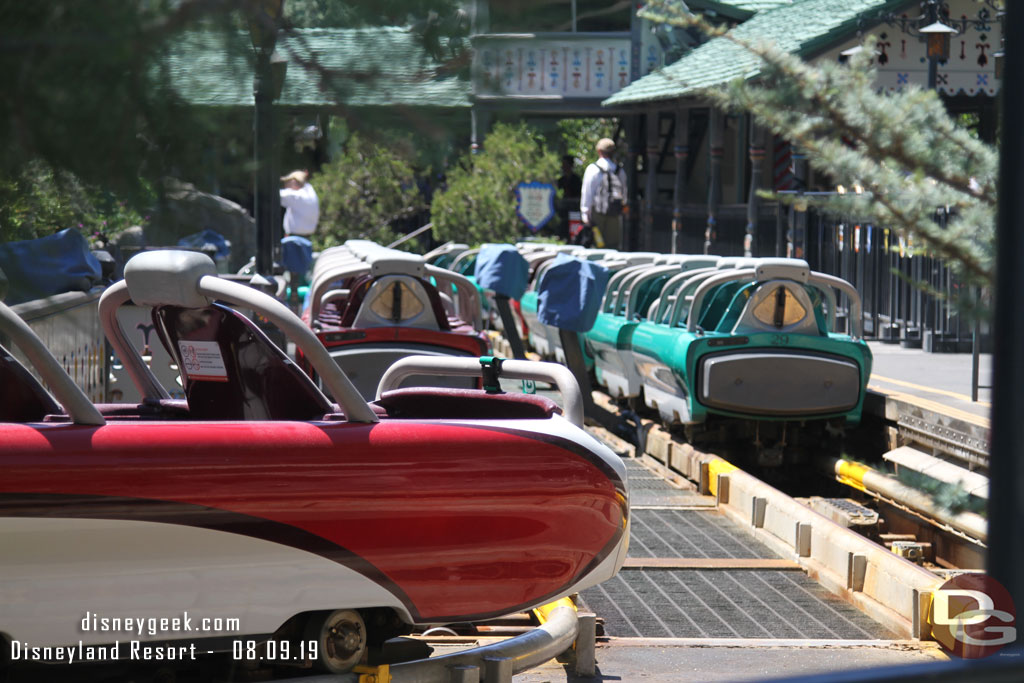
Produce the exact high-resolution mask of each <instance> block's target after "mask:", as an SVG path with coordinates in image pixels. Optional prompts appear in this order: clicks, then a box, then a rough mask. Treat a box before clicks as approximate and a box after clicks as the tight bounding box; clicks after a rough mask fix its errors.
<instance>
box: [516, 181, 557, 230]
mask: <svg viewBox="0 0 1024 683" xmlns="http://www.w3.org/2000/svg"><path fill="white" fill-rule="evenodd" d="M516 214H518V216H519V220H521V221H522V222H524V223H526V225H527V227H529V228H530V230H532V231H533V232H537V231H538V230H540V229H541V228H543V227H544V225H545V224H546V223H547V222H548V221H549V220H551V218H552V217H553V216H554V215H555V186H554V185H550V184H548V183H537V182H533V183H519V185H517V186H516Z"/></svg>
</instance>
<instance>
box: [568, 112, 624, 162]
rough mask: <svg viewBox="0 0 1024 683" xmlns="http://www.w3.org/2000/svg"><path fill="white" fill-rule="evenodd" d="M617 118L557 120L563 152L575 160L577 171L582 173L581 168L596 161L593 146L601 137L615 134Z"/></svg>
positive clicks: (595, 152) (609, 136)
mask: <svg viewBox="0 0 1024 683" xmlns="http://www.w3.org/2000/svg"><path fill="white" fill-rule="evenodd" d="M617 126H618V119H610V118H600V119H562V120H560V121H559V122H558V133H559V135H561V138H562V144H563V145H564V146H565V154H568V155H570V156H571V157H572V158H573V159H575V160H576V169H577V172H578V173H579V174H580V175H582V174H583V173H582V170H581V169H583V168H586V167H587V164H590V163H592V162H594V161H597V150H596V149H595V146H596V145H597V141H598V140H600V139H601V138H611V137H613V136H614V135H615V129H616V127H617Z"/></svg>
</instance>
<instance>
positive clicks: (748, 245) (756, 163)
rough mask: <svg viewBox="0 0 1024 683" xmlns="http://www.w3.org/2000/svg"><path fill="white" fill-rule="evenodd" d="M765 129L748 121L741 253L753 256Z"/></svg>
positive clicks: (755, 241)
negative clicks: (746, 189)
mask: <svg viewBox="0 0 1024 683" xmlns="http://www.w3.org/2000/svg"><path fill="white" fill-rule="evenodd" d="M764 141H765V130H764V128H762V127H761V126H758V125H757V124H755V123H754V121H753V119H751V121H750V194H749V195H748V197H747V230H746V235H744V237H743V255H744V256H753V255H754V248H755V246H756V243H757V219H758V206H759V204H760V198H759V197H758V196H757V191H758V190H760V189H761V177H762V176H763V174H764V173H763V168H764V156H765V147H764Z"/></svg>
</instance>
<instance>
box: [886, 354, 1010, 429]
mask: <svg viewBox="0 0 1024 683" xmlns="http://www.w3.org/2000/svg"><path fill="white" fill-rule="evenodd" d="M868 346H869V347H870V348H871V353H872V355H873V356H874V367H873V369H872V372H871V379H870V380H869V381H868V388H869V389H870V390H872V391H875V392H877V393H880V394H885V395H890V396H893V397H904V398H905V397H914V398H916V399H921V400H924V401H927V402H929V403H934V404H939V405H942V406H945V407H947V408H951V409H953V410H956V411H958V412H961V413H965V414H969V415H973V416H975V417H978V418H982V419H984V420H985V421H986V422H987V420H988V416H989V412H990V411H991V408H992V404H991V398H992V390H991V389H988V388H986V389H979V392H978V401H977V402H973V401H971V364H972V359H971V354H969V353H929V352H926V351H922V350H921V349H906V348H903V347H902V346H900V345H899V344H883V343H882V342H868ZM978 377H979V385H980V386H983V387H990V386H991V385H992V356H991V354H981V356H980V362H979V372H978Z"/></svg>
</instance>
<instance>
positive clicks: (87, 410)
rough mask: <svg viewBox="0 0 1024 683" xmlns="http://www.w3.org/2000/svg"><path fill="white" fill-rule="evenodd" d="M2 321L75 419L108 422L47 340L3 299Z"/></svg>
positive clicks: (74, 420) (87, 421)
mask: <svg viewBox="0 0 1024 683" xmlns="http://www.w3.org/2000/svg"><path fill="white" fill-rule="evenodd" d="M0 324H2V329H3V333H4V334H5V335H7V336H8V337H10V339H11V342H12V343H14V344H17V346H18V348H19V349H21V352H22V353H24V354H25V357H26V358H28V360H29V362H31V363H32V366H33V367H34V368H35V370H36V372H38V373H39V376H40V377H42V378H43V381H44V382H46V384H47V385H48V386H49V387H50V390H51V391H52V392H53V394H54V398H55V399H56V400H57V402H58V403H60V405H61V406H62V407H63V408H64V410H66V411H67V413H68V417H70V418H71V421H72V422H74V423H75V424H83V425H104V424H106V423H107V422H106V420H104V419H103V416H102V415H101V414H100V411H99V410H98V409H97V408H96V406H94V405H93V403H92V401H90V400H89V397H88V396H86V395H85V392H83V391H82V390H81V388H79V386H78V385H77V384H75V383H74V381H73V380H72V379H71V377H70V376H68V373H67V372H66V371H65V370H64V368H63V367H61V365H60V363H58V362H57V359H56V358H54V357H53V354H51V353H50V351H49V349H47V348H46V344H44V343H43V340H42V339H40V338H39V336H38V335H37V334H36V333H35V332H34V331H33V330H32V328H31V327H29V326H28V323H26V322H25V321H24V320H22V319H21V318H20V317H18V314H17V313H15V312H14V311H12V310H11V308H10V306H8V305H7V304H5V303H3V302H0Z"/></svg>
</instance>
